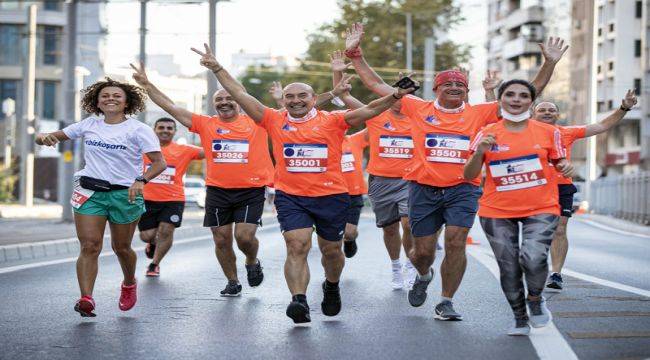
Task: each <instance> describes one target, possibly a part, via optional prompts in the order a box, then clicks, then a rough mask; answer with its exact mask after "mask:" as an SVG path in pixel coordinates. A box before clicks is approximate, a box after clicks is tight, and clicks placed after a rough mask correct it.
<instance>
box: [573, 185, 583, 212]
mask: <svg viewBox="0 0 650 360" xmlns="http://www.w3.org/2000/svg"><path fill="white" fill-rule="evenodd" d="M573 185H575V187H576V188H577V189H578V192H576V193H575V194H573V206H572V208H573V212H576V211H578V209H580V205H581V204H582V201H583V200H584V188H585V183H584V181H574V182H573Z"/></svg>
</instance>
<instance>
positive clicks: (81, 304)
mask: <svg viewBox="0 0 650 360" xmlns="http://www.w3.org/2000/svg"><path fill="white" fill-rule="evenodd" d="M74 311H76V312H78V313H79V314H80V315H81V317H95V316H97V314H95V313H94V312H93V311H95V300H93V298H92V297H91V296H88V295H84V296H82V297H81V299H79V300H77V303H76V304H75V305H74Z"/></svg>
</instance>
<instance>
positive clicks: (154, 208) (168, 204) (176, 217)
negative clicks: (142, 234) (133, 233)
mask: <svg viewBox="0 0 650 360" xmlns="http://www.w3.org/2000/svg"><path fill="white" fill-rule="evenodd" d="M144 207H145V209H146V211H145V213H144V214H142V216H141V217H140V222H139V223H138V230H140V231H145V230H151V229H155V228H157V227H158V225H160V223H161V222H164V223H169V224H172V225H174V227H179V226H181V222H182V221H183V210H185V202H183V201H149V200H145V201H144Z"/></svg>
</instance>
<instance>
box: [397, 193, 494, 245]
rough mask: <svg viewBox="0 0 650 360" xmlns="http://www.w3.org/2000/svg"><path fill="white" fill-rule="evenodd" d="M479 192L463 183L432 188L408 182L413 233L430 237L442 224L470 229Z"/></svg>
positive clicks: (410, 219) (410, 220) (476, 207)
mask: <svg viewBox="0 0 650 360" xmlns="http://www.w3.org/2000/svg"><path fill="white" fill-rule="evenodd" d="M481 194H482V191H481V189H480V188H479V187H478V186H475V185H472V184H468V183H462V184H458V185H455V186H450V187H435V186H429V185H422V184H418V183H416V182H413V181H412V182H411V183H409V222H410V224H411V233H412V234H413V236H418V237H420V236H430V235H433V234H435V233H436V231H438V230H439V229H440V227H441V226H442V225H443V224H446V225H448V226H459V227H464V228H471V227H472V225H474V217H475V216H476V211H477V210H478V199H479V198H480V197H481Z"/></svg>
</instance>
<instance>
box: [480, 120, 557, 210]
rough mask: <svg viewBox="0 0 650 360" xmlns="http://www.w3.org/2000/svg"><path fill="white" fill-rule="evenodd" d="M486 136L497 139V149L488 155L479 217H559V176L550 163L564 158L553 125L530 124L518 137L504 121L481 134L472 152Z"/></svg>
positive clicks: (488, 127)
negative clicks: (507, 127)
mask: <svg viewBox="0 0 650 360" xmlns="http://www.w3.org/2000/svg"><path fill="white" fill-rule="evenodd" d="M483 135H493V136H494V137H495V139H496V145H495V146H493V147H492V149H491V150H490V151H488V152H486V153H485V158H484V163H485V168H486V179H485V185H484V189H483V196H481V199H480V200H479V210H478V215H479V216H482V217H489V218H519V217H527V216H531V215H537V214H554V215H558V216H559V215H560V205H559V203H558V197H559V195H558V188H557V181H556V175H555V172H554V171H553V170H551V167H550V166H549V165H548V163H549V161H550V160H557V159H560V158H563V157H564V149H563V148H562V140H561V136H560V131H559V130H558V129H556V128H555V127H554V126H552V125H548V124H544V123H541V122H539V121H534V120H532V121H531V120H529V121H528V126H527V127H526V129H525V130H524V131H522V132H518V133H514V132H511V131H510V130H508V129H506V128H505V125H504V122H503V121H501V122H498V123H496V124H492V125H489V126H487V127H485V129H483V130H481V132H479V133H478V135H477V136H476V138H475V139H474V141H473V142H472V145H471V151H472V152H473V151H474V150H476V147H477V145H478V143H479V141H480V139H481V137H482V136H483Z"/></svg>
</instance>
